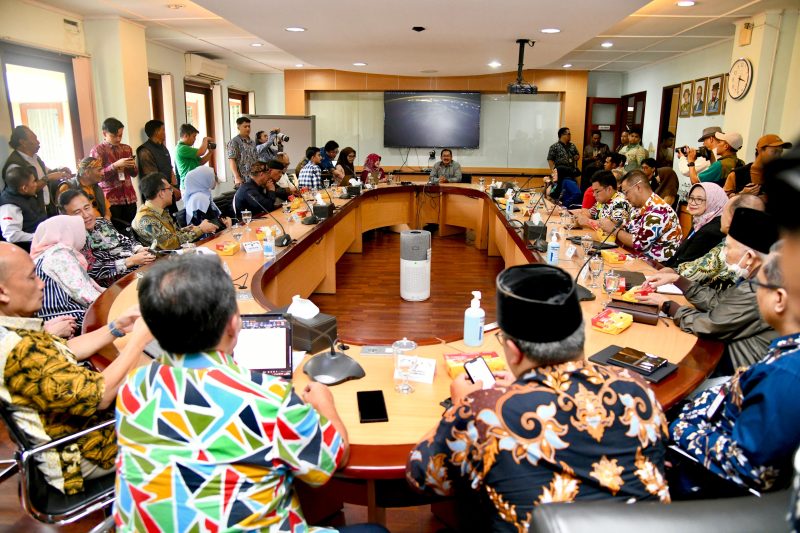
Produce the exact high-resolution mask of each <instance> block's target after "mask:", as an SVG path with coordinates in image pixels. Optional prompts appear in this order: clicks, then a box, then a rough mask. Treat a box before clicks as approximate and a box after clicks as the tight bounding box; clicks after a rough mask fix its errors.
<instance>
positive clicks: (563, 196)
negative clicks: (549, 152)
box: [545, 167, 583, 209]
mask: <svg viewBox="0 0 800 533" xmlns="http://www.w3.org/2000/svg"><path fill="white" fill-rule="evenodd" d="M571 172H572V169H570V168H567V167H556V168H555V169H554V170H553V176H552V178H551V182H550V186H549V188H548V189H547V195H548V196H549V197H550V198H551V199H552V200H553V201H559V202H560V203H561V205H562V206H564V207H566V208H567V209H572V208H574V207H577V208H579V207H581V205H582V203H583V193H581V188H580V187H579V186H578V184H577V183H576V182H575V178H572V177H564V176H570V175H571ZM545 184H547V182H546V181H545Z"/></svg>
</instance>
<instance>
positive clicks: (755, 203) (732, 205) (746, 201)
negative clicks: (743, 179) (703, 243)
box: [719, 194, 766, 235]
mask: <svg viewBox="0 0 800 533" xmlns="http://www.w3.org/2000/svg"><path fill="white" fill-rule="evenodd" d="M740 207H746V208H748V209H755V210H756V211H764V209H766V205H764V200H762V199H761V198H759V197H758V196H756V195H754V194H737V195H736V196H734V197H733V198H731V199H730V200H728V203H727V204H725V209H723V210H722V216H721V217H720V219H719V229H720V231H721V232H722V233H724V234H726V235H727V234H728V229H729V228H730V227H731V219H732V218H733V212H734V211H736V210H737V209H738V208H740Z"/></svg>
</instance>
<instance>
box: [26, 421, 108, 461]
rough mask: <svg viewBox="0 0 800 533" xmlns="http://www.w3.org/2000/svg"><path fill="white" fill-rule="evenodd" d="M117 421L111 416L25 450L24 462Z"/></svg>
mask: <svg viewBox="0 0 800 533" xmlns="http://www.w3.org/2000/svg"><path fill="white" fill-rule="evenodd" d="M115 422H116V421H115V420H114V419H113V418H111V419H109V420H106V421H104V422H100V423H99V424H97V425H96V426H92V427H90V428H86V429H82V430H80V431H78V432H76V433H73V434H71V435H67V436H66V437H61V438H60V439H56V440H51V441H50V442H45V443H44V444H41V445H39V446H36V447H35V448H31V449H29V450H24V451H23V452H21V453H20V456H21V459H22V462H23V464H25V465H26V464H27V463H28V461H29V460H30V458H31V457H33V456H35V455H37V454H39V453H42V452H45V451H47V450H50V449H52V448H56V447H58V446H63V445H64V444H68V443H70V442H72V441H74V440H77V439H79V438H81V437H83V436H84V435H88V434H89V433H91V432H93V431H98V430H100V429H103V428H106V427H108V426H111V425H113V424H114V423H115Z"/></svg>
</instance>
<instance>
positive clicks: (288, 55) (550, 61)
mask: <svg viewBox="0 0 800 533" xmlns="http://www.w3.org/2000/svg"><path fill="white" fill-rule="evenodd" d="M45 3H47V4H49V5H53V6H55V7H58V8H61V9H63V10H66V11H69V12H72V13H76V14H78V15H80V16H82V17H83V18H84V19H92V18H107V17H111V16H119V17H123V18H126V19H129V20H131V21H133V22H136V23H138V24H141V25H143V26H145V28H146V38H147V40H148V41H151V42H154V43H158V44H161V45H164V46H167V47H169V48H172V49H175V50H178V51H181V52H196V53H200V54H203V55H206V56H208V57H211V58H215V59H220V60H223V61H224V62H225V63H227V64H229V65H230V66H232V67H234V68H237V69H240V70H243V71H245V72H281V71H283V70H286V69H295V68H332V69H339V70H349V71H364V72H370V73H376V74H401V75H406V76H457V75H478V74H490V73H493V72H498V71H501V72H508V71H514V70H516V64H517V53H518V48H517V44H516V42H515V41H516V39H518V38H529V39H533V40H535V41H536V45H535V47H534V48H526V52H525V68H555V69H561V68H564V67H563V65H565V64H570V65H572V66H571V68H573V69H580V70H605V71H629V70H633V69H636V68H639V67H642V66H645V65H649V64H652V63H657V62H659V61H663V60H665V59H669V58H672V57H674V56H676V55H680V54H684V53H687V52H690V51H694V50H698V49H702V48H705V47H707V46H711V45H713V44H716V43H719V42H720V41H722V40H726V39H732V38H733V34H734V23H735V22H736V21H737V20H739V19H742V18H746V17H749V16H752V15H754V14H757V13H760V12H763V11H765V10H767V9H782V8H794V9H796V8H797V6H798V3H797V0H751V1H746V0H697V1H696V5H694V6H693V7H688V8H682V7H678V6H677V5H676V3H677V0H654V1H652V2H647V1H646V0H613V1H610V2H603V3H599V2H597V0H571V1H570V2H569V3H565V2H555V1H552V0H500V1H499V2H495V3H489V2H486V1H485V0H437V1H434V2H431V1H430V0H404V1H402V2H388V1H385V0H378V1H372V2H365V1H363V0H338V1H330V0H327V1H323V0H306V1H304V2H267V1H265V0H233V1H232V0H195V1H194V2H191V1H188V0H45ZM413 26H422V27H424V28H425V31H423V32H415V31H413V30H412V27H413ZM288 27H301V28H304V29H305V31H303V32H289V31H286V28H288ZM547 28H556V29H559V30H560V32H559V33H542V31H541V30H543V29H547ZM608 42H610V43H612V44H613V46H611V47H603V46H602V44H603V43H608ZM492 61H496V62H498V63H500V66H499V67H496V68H492V67H490V66H489V65H488V64H489V63H490V62H492ZM359 62H360V63H366V65H365V66H354V65H353V63H359ZM298 65H302V66H298Z"/></svg>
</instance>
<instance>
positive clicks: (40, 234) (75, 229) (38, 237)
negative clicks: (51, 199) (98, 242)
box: [31, 215, 89, 269]
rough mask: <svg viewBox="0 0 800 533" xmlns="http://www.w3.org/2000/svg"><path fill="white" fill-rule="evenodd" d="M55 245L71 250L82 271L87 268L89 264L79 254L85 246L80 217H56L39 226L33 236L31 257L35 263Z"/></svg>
mask: <svg viewBox="0 0 800 533" xmlns="http://www.w3.org/2000/svg"><path fill="white" fill-rule="evenodd" d="M56 244H63V245H64V246H66V247H68V248H71V249H72V250H73V252H74V255H75V259H77V260H78V262H79V263H80V264H81V265H82V266H83V268H84V269H86V268H88V266H89V263H88V261H86V258H85V257H84V256H83V254H82V253H81V250H82V249H83V247H84V246H86V228H85V227H84V226H83V219H82V218H81V217H74V216H68V215H58V216H55V217H52V218H48V219H47V220H45V221H43V222H42V223H41V224H39V226H38V227H37V228H36V232H35V233H34V234H33V242H32V243H31V257H33V260H34V261H35V260H36V259H38V258H39V256H40V255H42V254H43V253H45V252H46V251H47V250H49V249H50V248H52V247H53V246H55V245H56Z"/></svg>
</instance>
